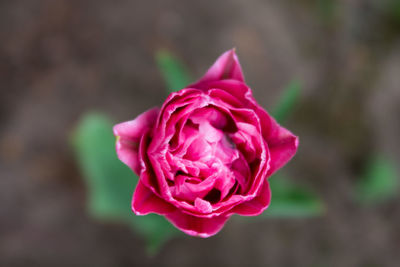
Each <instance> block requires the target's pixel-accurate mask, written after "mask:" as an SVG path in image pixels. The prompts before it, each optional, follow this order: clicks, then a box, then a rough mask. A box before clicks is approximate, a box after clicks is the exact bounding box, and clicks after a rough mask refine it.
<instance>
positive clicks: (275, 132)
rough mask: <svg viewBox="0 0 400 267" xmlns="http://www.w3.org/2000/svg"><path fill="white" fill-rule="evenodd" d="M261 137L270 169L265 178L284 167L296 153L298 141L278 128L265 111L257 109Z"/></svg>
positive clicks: (288, 132)
mask: <svg viewBox="0 0 400 267" xmlns="http://www.w3.org/2000/svg"><path fill="white" fill-rule="evenodd" d="M256 113H257V114H258V115H259V117H260V119H261V120H260V121H261V128H262V132H263V137H264V139H265V141H266V143H267V144H268V148H269V151H270V157H271V160H270V168H269V170H268V174H267V176H268V177H269V176H271V175H272V174H273V173H274V172H276V171H277V170H278V169H280V168H281V167H282V166H283V165H285V164H286V163H287V162H288V161H289V160H290V159H291V158H292V157H293V156H294V155H295V154H296V151H297V147H298V145H299V139H298V137H297V136H295V135H293V134H292V133H291V132H290V131H288V130H287V129H285V128H284V127H282V126H280V125H279V124H278V123H277V122H276V121H275V119H274V118H272V117H271V116H270V115H269V114H268V113H267V112H266V111H265V110H263V109H262V108H258V110H257V111H256Z"/></svg>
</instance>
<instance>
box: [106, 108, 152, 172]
mask: <svg viewBox="0 0 400 267" xmlns="http://www.w3.org/2000/svg"><path fill="white" fill-rule="evenodd" d="M158 113H159V109H158V108H153V109H150V110H148V111H146V112H144V113H142V114H141V115H139V116H138V117H137V118H136V119H134V120H131V121H127V122H123V123H119V124H117V125H115V126H114V129H113V130H114V135H115V136H117V143H116V150H117V155H118V158H119V159H120V160H121V161H122V162H123V163H125V164H126V165H127V166H128V167H130V168H131V169H132V170H133V171H134V172H136V173H137V174H139V173H140V162H139V158H138V150H139V143H140V139H141V138H142V136H143V135H144V134H145V133H146V132H147V131H149V129H151V128H152V127H153V126H154V124H155V122H156V120H157V116H158Z"/></svg>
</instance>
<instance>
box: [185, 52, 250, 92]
mask: <svg viewBox="0 0 400 267" xmlns="http://www.w3.org/2000/svg"><path fill="white" fill-rule="evenodd" d="M225 79H233V80H238V81H241V82H244V77H243V72H242V68H241V67H240V63H239V60H238V57H237V55H236V53H235V50H234V49H231V50H229V51H227V52H225V53H223V54H222V55H221V56H220V57H219V58H218V59H217V60H216V61H215V63H214V64H213V65H212V66H211V67H210V68H209V69H208V71H207V72H206V74H205V75H204V76H203V77H202V78H201V79H200V80H199V81H197V82H196V83H194V84H192V85H189V86H188V87H190V88H200V89H203V88H202V87H203V85H204V84H206V83H209V82H213V81H219V80H225Z"/></svg>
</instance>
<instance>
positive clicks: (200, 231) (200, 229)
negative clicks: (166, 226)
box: [165, 210, 229, 238]
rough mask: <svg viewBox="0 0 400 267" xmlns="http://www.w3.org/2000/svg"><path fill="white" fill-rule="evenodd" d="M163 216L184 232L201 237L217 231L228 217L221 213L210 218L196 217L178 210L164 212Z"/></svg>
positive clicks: (211, 234)
mask: <svg viewBox="0 0 400 267" xmlns="http://www.w3.org/2000/svg"><path fill="white" fill-rule="evenodd" d="M165 217H166V218H167V219H168V220H169V221H170V222H171V223H172V224H173V225H175V227H177V228H178V229H180V230H181V231H183V232H185V233H186V234H188V235H192V236H198V237H203V238H206V237H210V236H213V235H215V234H216V233H218V232H219V231H220V230H221V229H222V227H223V226H224V224H225V222H226V221H227V220H228V219H229V216H223V215H221V216H215V217H212V218H203V217H196V216H192V215H189V214H186V213H183V212H181V211H180V210H176V211H174V212H172V213H169V214H166V215H165Z"/></svg>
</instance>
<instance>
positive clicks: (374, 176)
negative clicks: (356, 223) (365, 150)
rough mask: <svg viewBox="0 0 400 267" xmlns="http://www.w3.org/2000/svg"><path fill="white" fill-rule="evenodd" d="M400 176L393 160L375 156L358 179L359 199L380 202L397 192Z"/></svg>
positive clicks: (367, 202) (364, 201) (366, 201)
mask: <svg viewBox="0 0 400 267" xmlns="http://www.w3.org/2000/svg"><path fill="white" fill-rule="evenodd" d="M397 189H398V176H397V173H396V168H395V166H394V164H393V163H392V162H390V161H389V160H387V159H385V158H384V157H382V156H380V155H375V156H373V157H372V158H371V159H370V160H369V162H368V164H367V168H366V169H365V171H364V174H363V176H362V177H361V179H360V180H359V181H358V184H357V187H356V190H357V197H358V199H359V200H360V201H361V202H363V203H366V204H369V203H380V202H382V201H385V200H387V199H389V198H391V197H393V196H394V195H395V194H396V193H397Z"/></svg>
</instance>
